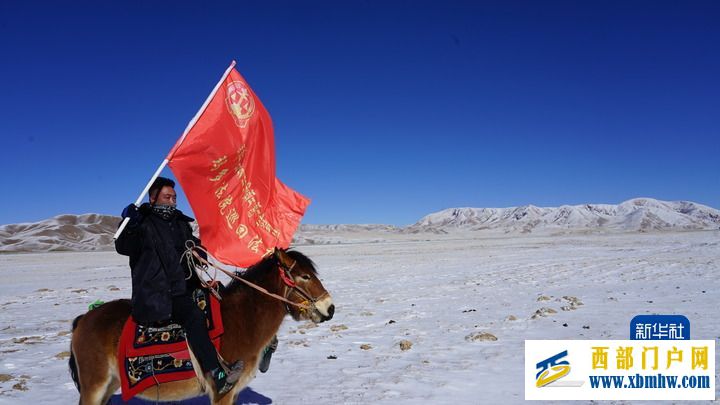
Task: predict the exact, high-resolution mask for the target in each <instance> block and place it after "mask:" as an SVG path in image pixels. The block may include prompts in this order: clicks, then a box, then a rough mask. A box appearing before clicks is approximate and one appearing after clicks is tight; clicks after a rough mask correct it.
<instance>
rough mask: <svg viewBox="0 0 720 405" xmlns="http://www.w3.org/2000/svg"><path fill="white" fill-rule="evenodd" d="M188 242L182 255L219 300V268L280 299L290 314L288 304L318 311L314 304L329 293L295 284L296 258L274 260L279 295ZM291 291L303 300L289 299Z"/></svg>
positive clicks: (302, 310)
mask: <svg viewBox="0 0 720 405" xmlns="http://www.w3.org/2000/svg"><path fill="white" fill-rule="evenodd" d="M188 242H189V244H188V243H186V244H185V246H186V247H187V250H186V251H185V253H184V254H183V256H184V257H187V260H186V262H187V265H188V266H192V267H193V269H194V270H195V272H196V273H197V275H198V278H199V279H200V283H201V284H202V286H203V287H205V288H207V289H209V290H210V291H211V292H212V294H213V295H215V296H216V297H217V298H218V299H220V300H222V298H221V297H220V293H219V292H218V290H217V284H218V281H217V270H220V271H221V272H223V273H225V274H226V275H228V276H229V277H231V278H232V279H234V280H237V281H241V282H243V283H245V284H246V285H247V286H249V287H252V288H254V289H256V290H258V291H260V292H261V293H263V294H265V295H268V296H270V297H273V298H275V299H277V300H280V301H282V302H283V303H284V304H285V310H286V311H287V313H288V314H290V307H289V306H288V305H292V306H295V307H298V308H299V309H300V312H301V313H304V312H305V311H308V310H315V311H317V312H319V311H318V309H317V306H316V305H315V304H316V303H317V302H318V301H320V300H321V299H323V298H324V297H326V296H327V295H329V294H328V292H327V291H325V292H324V293H323V294H321V295H320V296H318V297H313V296H312V295H310V294H309V293H308V292H307V291H305V289H303V288H302V287H300V286H299V285H297V283H296V282H295V281H294V280H293V279H292V270H293V269H294V268H295V265H296V264H297V260H295V261H293V263H292V264H291V265H290V266H289V267H288V266H286V265H285V264H284V263H283V262H282V261H281V260H280V259H278V258H275V260H277V264H278V267H277V268H278V272H279V274H280V279H281V280H282V281H283V290H284V292H283V295H282V296H280V295H278V294H274V293H271V292H270V291H268V290H266V289H264V288H263V287H260V286H259V285H257V284H254V283H252V282H250V281H247V280H245V279H244V278H242V277H240V275H239V273H236V272H233V271H229V270H226V269H224V268H222V267H220V266H218V265H216V264H214V263H211V262H209V261H208V260H207V259H205V258H204V257H202V256H200V255H199V254H198V252H197V251H198V250H199V251H202V252H204V253H205V254H206V255H208V257H210V253H208V251H207V250H205V248H203V247H202V246H197V245H195V244H194V243H193V242H192V241H188ZM191 258H192V259H195V260H197V262H199V263H200V264H201V265H205V266H206V268H203V267H201V266H197V265H195V266H194V265H193V260H191ZM209 267H212V268H213V269H215V270H216V271H215V274H214V275H213V276H210V273H209V272H208V271H207V268H209ZM203 272H204V273H205V274H206V275H207V276H208V277H209V278H210V280H209V281H205V280H204V279H203V277H202V273H203ZM293 293H295V294H297V295H299V296H300V297H301V298H302V299H303V301H302V302H299V303H298V302H294V301H291V300H290V295H291V294H293Z"/></svg>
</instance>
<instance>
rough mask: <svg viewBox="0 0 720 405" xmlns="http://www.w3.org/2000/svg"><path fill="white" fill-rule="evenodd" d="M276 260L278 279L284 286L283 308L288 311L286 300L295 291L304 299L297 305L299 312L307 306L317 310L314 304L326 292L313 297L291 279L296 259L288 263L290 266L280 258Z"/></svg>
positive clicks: (326, 293) (325, 294)
mask: <svg viewBox="0 0 720 405" xmlns="http://www.w3.org/2000/svg"><path fill="white" fill-rule="evenodd" d="M276 260H277V262H278V273H279V274H280V279H281V280H282V281H283V286H284V288H285V293H284V294H283V298H285V300H284V301H285V310H286V311H287V312H288V313H290V307H288V306H287V304H288V302H293V301H290V294H292V293H295V294H297V295H299V296H300V297H301V298H302V299H303V300H304V301H302V302H301V303H300V304H299V305H298V307H299V308H300V312H304V311H306V310H307V309H309V308H312V309H314V310H315V311H317V305H315V304H316V303H317V302H318V301H320V300H321V299H323V298H325V297H326V296H328V295H329V294H328V292H327V291H325V292H324V293H322V294H321V295H320V296H318V297H313V296H312V295H310V293H308V292H307V291H305V289H303V288H302V287H300V286H299V285H297V283H296V282H295V281H294V280H293V279H292V270H293V269H294V268H295V265H296V264H297V260H295V261H293V263H292V264H291V265H290V267H288V266H286V265H285V264H284V263H283V262H282V260H280V259H277V258H276Z"/></svg>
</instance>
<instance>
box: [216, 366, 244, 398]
mask: <svg viewBox="0 0 720 405" xmlns="http://www.w3.org/2000/svg"><path fill="white" fill-rule="evenodd" d="M242 370H243V363H242V362H241V361H236V362H235V363H233V364H232V365H230V366H228V367H223V366H220V367H218V368H216V369H214V370H213V371H211V372H209V373H208V374H210V377H211V378H212V379H213V382H215V392H217V394H218V395H225V394H227V393H228V392H229V391H230V390H231V389H232V388H233V387H234V386H235V383H237V381H238V380H239V379H240V374H242Z"/></svg>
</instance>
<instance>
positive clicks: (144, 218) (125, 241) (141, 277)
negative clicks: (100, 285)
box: [115, 177, 274, 395]
mask: <svg viewBox="0 0 720 405" xmlns="http://www.w3.org/2000/svg"><path fill="white" fill-rule="evenodd" d="M149 199H150V201H149V203H145V204H142V205H141V206H140V207H137V206H135V205H134V204H130V205H128V206H127V207H126V208H125V209H124V210H123V212H122V217H123V218H130V221H129V222H128V225H127V228H126V229H125V230H124V231H123V233H122V234H120V236H119V237H118V238H117V239H116V240H115V249H116V250H117V252H118V253H120V254H122V255H125V256H129V257H130V268H131V269H132V316H133V317H134V318H135V321H136V322H138V323H141V324H155V323H160V322H168V321H172V322H175V323H178V324H180V325H181V326H182V328H183V330H184V331H185V335H186V338H187V342H188V345H189V346H190V349H191V350H192V352H193V354H194V355H195V357H196V358H197V360H198V362H199V363H200V368H201V369H202V372H203V373H204V375H205V376H206V377H207V378H212V379H213V380H214V382H215V389H216V391H217V393H218V394H219V395H223V394H225V393H226V392H228V391H230V390H231V389H232V387H233V386H234V385H235V383H236V382H237V380H238V378H239V376H240V373H241V372H242V364H240V363H239V362H236V363H234V364H231V365H228V364H225V362H224V361H223V360H222V359H220V358H219V356H218V354H217V351H216V350H215V347H214V346H213V344H212V342H211V341H210V337H209V336H208V330H207V322H206V318H205V314H204V313H203V311H202V310H200V308H198V306H197V305H196V304H195V302H194V300H193V298H192V292H193V291H194V290H195V289H196V288H198V287H199V286H200V280H199V278H198V276H197V274H195V272H194V271H192V270H190V266H188V264H189V263H187V258H186V256H185V255H184V254H183V253H184V252H185V251H186V249H187V247H186V242H187V241H192V242H193V243H194V245H195V246H200V244H201V242H200V240H199V239H198V238H196V237H195V236H193V234H192V229H191V227H190V222H192V221H194V219H192V218H190V217H188V216H186V215H185V214H183V213H182V212H181V211H180V210H178V209H177V208H176V203H177V196H176V193H175V182H174V181H172V180H170V179H167V178H164V177H158V178H157V179H156V180H155V182H154V183H153V184H152V186H151V187H150V190H149ZM198 253H199V254H201V255H202V254H203V253H201V252H200V251H198ZM273 351H274V347H269V348H268V349H266V351H265V356H264V357H263V359H262V361H261V362H260V370H261V371H263V372H265V371H267V367H268V366H269V362H270V356H271V355H272V352H273ZM221 362H222V364H221Z"/></svg>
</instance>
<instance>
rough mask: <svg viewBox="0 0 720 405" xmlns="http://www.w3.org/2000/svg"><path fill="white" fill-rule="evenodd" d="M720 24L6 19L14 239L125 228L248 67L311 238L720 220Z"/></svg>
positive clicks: (515, 9)
mask: <svg viewBox="0 0 720 405" xmlns="http://www.w3.org/2000/svg"><path fill="white" fill-rule="evenodd" d="M98 3H100V4H98ZM206 3H207V4H206ZM211 3H212V4H211ZM257 3H261V4H257ZM718 21H720V4H718V3H717V2H662V1H651V2H643V1H632V2H627V1H619V2H612V1H610V2H608V1H603V2H600V1H597V2H576V1H570V2H555V1H553V2H539V1H527V2H525V1H511V2H508V1H496V2H490V1H472V2H471V1H468V2H452V1H450V2H446V1H443V2H440V1H437V2H423V1H419V2H418V1H412V2H410V1H407V2H405V1H403V2H400V1H382V2H381V1H362V2H360V1H357V2H292V1H290V2H274V1H270V2H240V1H236V2H226V3H220V2H202V3H201V2H188V3H183V2H150V1H147V2H138V1H129V2H119V1H118V2H85V3H82V2H47V3H43V2H20V1H5V2H2V3H0V52H1V55H2V63H0V73H2V74H1V75H0V88H1V89H2V91H1V92H0V111H1V112H2V113H1V114H2V119H0V136H2V141H3V147H2V152H0V153H1V155H0V156H1V158H0V171H1V173H2V189H3V191H4V194H5V195H4V198H3V199H2V200H0V223H15V222H23V221H36V220H41V219H45V218H48V217H51V216H54V215H58V214H62V213H78V214H79V213H86V212H99V213H111V214H118V213H119V212H120V211H121V209H122V207H123V206H125V205H127V204H128V203H129V202H131V201H133V200H135V198H136V197H137V194H138V193H139V192H140V191H141V189H142V187H143V186H144V185H145V183H146V182H147V180H148V178H149V177H150V175H152V173H153V172H154V170H155V168H156V167H157V166H158V164H159V163H160V162H161V161H162V159H163V157H164V156H165V154H166V153H167V152H168V150H169V149H170V148H171V147H172V145H173V144H174V142H175V140H176V139H177V138H178V137H179V136H180V135H181V133H182V131H183V130H184V128H185V126H186V124H187V122H188V121H189V120H190V119H191V118H192V117H193V115H194V114H195V112H196V111H197V109H198V108H199V107H200V105H201V104H202V102H203V101H204V100H205V98H206V97H207V95H208V94H209V92H210V91H211V90H212V88H213V86H214V85H215V83H216V81H217V80H218V78H219V77H220V75H221V74H222V72H223V71H224V70H225V68H226V67H227V66H228V64H229V63H230V61H231V60H233V59H236V60H237V61H238V65H237V68H238V70H239V71H240V72H241V73H242V74H243V76H245V78H246V79H247V80H248V81H249V83H250V85H251V86H252V87H253V89H254V90H255V92H256V93H257V94H258V96H259V97H260V98H261V99H262V101H263V103H264V104H265V106H266V107H267V109H268V110H269V112H270V114H271V116H272V118H273V122H274V126H275V141H276V154H277V161H278V176H279V177H280V178H281V179H282V180H283V181H284V182H285V183H287V184H288V185H290V186H291V187H293V188H295V189H296V190H298V191H300V192H301V193H303V194H305V195H307V196H308V197H310V198H311V199H312V200H313V202H312V204H311V205H310V207H309V208H308V211H307V214H306V216H305V220H304V222H306V223H388V224H396V225H405V224H409V223H413V222H415V221H416V220H418V219H419V218H420V217H422V216H423V215H425V214H428V213H430V212H434V211H438V210H441V209H444V208H449V207H460V206H472V207H506V206H517V205H525V204H535V205H540V206H557V205H561V204H582V203H619V202H622V201H624V200H626V199H629V198H633V197H640V196H642V197H653V198H658V199H665V200H681V199H682V200H691V201H696V202H700V203H703V204H707V205H710V206H714V207H716V208H718V207H720V113H719V112H720V97H719V95H720V74H718V72H720V47H718V44H720V24H718V23H717V22H718ZM166 171H167V173H166V174H170V172H169V170H166ZM181 208H185V209H186V210H187V209H188V206H187V204H186V203H181Z"/></svg>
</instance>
